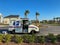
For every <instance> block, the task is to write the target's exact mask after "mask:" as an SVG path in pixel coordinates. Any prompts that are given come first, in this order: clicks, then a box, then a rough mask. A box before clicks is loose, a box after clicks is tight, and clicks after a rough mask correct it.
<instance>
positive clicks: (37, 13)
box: [36, 12, 40, 25]
mask: <svg viewBox="0 0 60 45" xmlns="http://www.w3.org/2000/svg"><path fill="white" fill-rule="evenodd" d="M39 15H40V14H39V12H36V25H37V22H39V21H38V16H39Z"/></svg>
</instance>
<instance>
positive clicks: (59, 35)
mask: <svg viewBox="0 0 60 45" xmlns="http://www.w3.org/2000/svg"><path fill="white" fill-rule="evenodd" d="M56 37H57V41H58V42H60V34H58V35H57V36H56Z"/></svg>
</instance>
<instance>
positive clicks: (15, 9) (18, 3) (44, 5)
mask: <svg viewBox="0 0 60 45" xmlns="http://www.w3.org/2000/svg"><path fill="white" fill-rule="evenodd" d="M25 10H29V11H30V14H29V15H28V17H29V19H30V20H31V19H35V13H36V11H37V12H39V13H40V16H39V17H38V18H39V20H45V19H47V20H49V19H52V18H53V17H60V0H0V13H2V14H3V16H7V15H10V14H17V15H20V17H24V12H25Z"/></svg>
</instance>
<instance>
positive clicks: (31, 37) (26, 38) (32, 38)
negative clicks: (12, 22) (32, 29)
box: [23, 34, 35, 43]
mask: <svg viewBox="0 0 60 45" xmlns="http://www.w3.org/2000/svg"><path fill="white" fill-rule="evenodd" d="M23 39H24V42H27V43H33V42H35V35H34V34H32V35H29V34H25V35H23Z"/></svg>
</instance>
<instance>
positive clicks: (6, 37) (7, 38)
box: [3, 34, 11, 43]
mask: <svg viewBox="0 0 60 45" xmlns="http://www.w3.org/2000/svg"><path fill="white" fill-rule="evenodd" d="M3 37H4V40H5V42H6V43H8V42H10V41H11V35H10V34H7V35H3Z"/></svg>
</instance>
